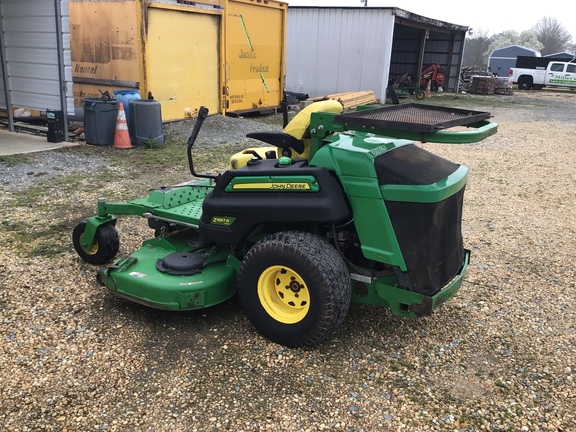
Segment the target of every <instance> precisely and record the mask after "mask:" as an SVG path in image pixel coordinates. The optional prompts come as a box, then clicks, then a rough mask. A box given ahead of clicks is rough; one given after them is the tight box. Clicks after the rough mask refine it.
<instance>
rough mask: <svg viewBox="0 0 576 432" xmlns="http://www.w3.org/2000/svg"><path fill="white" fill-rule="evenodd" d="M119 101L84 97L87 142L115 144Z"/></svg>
mask: <svg viewBox="0 0 576 432" xmlns="http://www.w3.org/2000/svg"><path fill="white" fill-rule="evenodd" d="M117 118H118V101H117V100H114V99H112V100H103V99H98V98H84V134H85V136H86V143H88V144H94V145H109V146H111V145H114V132H115V131H116V119H117Z"/></svg>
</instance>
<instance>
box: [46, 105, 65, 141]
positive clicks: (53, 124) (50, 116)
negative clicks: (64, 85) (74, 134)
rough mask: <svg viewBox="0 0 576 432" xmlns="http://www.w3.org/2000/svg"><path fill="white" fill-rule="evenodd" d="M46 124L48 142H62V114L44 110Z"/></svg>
mask: <svg viewBox="0 0 576 432" xmlns="http://www.w3.org/2000/svg"><path fill="white" fill-rule="evenodd" d="M46 122H47V124H48V134H47V135H46V137H47V139H48V142H51V143H59V142H62V141H64V127H65V125H64V113H63V112H62V111H55V110H49V109H48V110H46Z"/></svg>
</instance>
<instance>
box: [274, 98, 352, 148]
mask: <svg viewBox="0 0 576 432" xmlns="http://www.w3.org/2000/svg"><path fill="white" fill-rule="evenodd" d="M315 112H330V113H336V114H340V113H341V112H342V104H341V103H340V102H338V101H336V100H333V99H330V100H323V101H319V102H314V103H311V104H310V105H308V106H307V107H306V108H304V109H303V110H302V111H300V112H299V113H298V114H296V116H294V118H293V119H292V120H290V123H288V125H286V127H285V128H284V130H283V132H285V133H287V134H289V135H292V136H293V137H294V138H296V139H299V140H301V139H306V138H308V137H307V132H308V127H309V126H310V116H311V115H312V113H315Z"/></svg>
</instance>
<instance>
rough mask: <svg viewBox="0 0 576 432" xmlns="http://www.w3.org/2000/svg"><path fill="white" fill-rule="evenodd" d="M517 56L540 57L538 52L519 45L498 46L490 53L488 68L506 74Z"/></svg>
mask: <svg viewBox="0 0 576 432" xmlns="http://www.w3.org/2000/svg"><path fill="white" fill-rule="evenodd" d="M518 56H523V57H540V53H539V52H538V51H536V50H533V49H530V48H526V47H523V46H520V45H509V46H506V47H503V48H498V49H495V50H494V51H492V54H490V58H489V60H488V69H489V70H490V71H491V72H492V73H494V74H497V75H500V76H508V71H509V70H510V68H513V67H516V58H517V57H518Z"/></svg>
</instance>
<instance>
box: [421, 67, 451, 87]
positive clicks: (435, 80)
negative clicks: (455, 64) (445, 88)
mask: <svg viewBox="0 0 576 432" xmlns="http://www.w3.org/2000/svg"><path fill="white" fill-rule="evenodd" d="M445 77H446V76H445V75H444V69H442V68H441V67H440V65H439V64H438V63H434V64H431V65H430V66H428V67H427V68H426V69H424V70H423V71H422V73H421V74H420V88H421V89H422V90H425V89H426V87H427V86H428V81H430V90H432V91H438V88H439V87H442V85H443V84H444V78H445Z"/></svg>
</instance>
